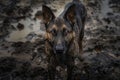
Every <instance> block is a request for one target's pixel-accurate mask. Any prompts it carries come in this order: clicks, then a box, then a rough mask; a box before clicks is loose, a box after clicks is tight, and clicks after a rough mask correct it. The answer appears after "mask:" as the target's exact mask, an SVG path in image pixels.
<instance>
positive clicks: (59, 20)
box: [42, 0, 86, 80]
mask: <svg viewBox="0 0 120 80" xmlns="http://www.w3.org/2000/svg"><path fill="white" fill-rule="evenodd" d="M42 14H43V23H44V24H45V29H46V32H45V53H46V55H47V61H48V73H49V79H50V80H55V71H56V70H55V69H56V66H58V65H59V66H62V67H64V66H66V67H67V80H73V79H72V73H73V69H74V56H75V55H80V51H82V39H83V36H84V25H85V18H86V9H85V7H84V6H83V4H81V2H80V1H79V0H73V1H72V2H70V3H68V4H67V5H66V6H65V9H64V11H63V12H62V14H61V15H60V16H58V17H56V16H55V15H54V14H53V12H52V10H51V9H50V8H49V7H47V6H45V5H43V6H42Z"/></svg>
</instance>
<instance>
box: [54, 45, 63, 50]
mask: <svg viewBox="0 0 120 80" xmlns="http://www.w3.org/2000/svg"><path fill="white" fill-rule="evenodd" d="M55 49H56V51H63V50H64V47H63V45H62V44H58V45H56V47H55Z"/></svg>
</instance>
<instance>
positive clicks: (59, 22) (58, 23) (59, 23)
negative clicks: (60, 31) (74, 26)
mask: <svg viewBox="0 0 120 80" xmlns="http://www.w3.org/2000/svg"><path fill="white" fill-rule="evenodd" d="M54 25H55V26H57V27H63V25H65V22H64V20H63V19H61V18H56V19H55V20H54Z"/></svg>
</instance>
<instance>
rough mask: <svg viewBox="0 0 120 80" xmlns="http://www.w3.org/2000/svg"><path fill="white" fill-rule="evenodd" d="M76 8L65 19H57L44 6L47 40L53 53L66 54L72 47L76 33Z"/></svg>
mask: <svg viewBox="0 0 120 80" xmlns="http://www.w3.org/2000/svg"><path fill="white" fill-rule="evenodd" d="M73 10H74V6H71V7H70V8H69V9H68V11H66V13H65V15H64V16H63V18H59V17H58V18H55V16H54V14H53V13H52V11H51V10H50V8H48V7H47V6H43V9H42V11H43V21H44V23H45V27H46V35H45V38H46V40H47V42H48V43H49V45H50V46H51V49H52V51H53V52H54V53H55V54H56V53H57V54H58V53H62V54H65V53H66V52H67V51H68V50H69V47H70V46H71V44H72V42H73V40H74V37H75V33H74V30H73V25H74V11H73Z"/></svg>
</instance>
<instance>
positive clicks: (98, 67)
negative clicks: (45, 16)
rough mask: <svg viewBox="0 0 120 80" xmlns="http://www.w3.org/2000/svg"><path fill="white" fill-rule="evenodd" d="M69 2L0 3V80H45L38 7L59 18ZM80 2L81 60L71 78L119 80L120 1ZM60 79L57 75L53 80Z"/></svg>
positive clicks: (23, 0) (2, 0) (27, 0)
mask: <svg viewBox="0 0 120 80" xmlns="http://www.w3.org/2000/svg"><path fill="white" fill-rule="evenodd" d="M70 1H71V0H64V1H63V0H0V80H48V72H47V70H46V68H47V62H46V60H45V54H44V38H43V36H44V30H45V29H44V25H43V23H42V22H41V17H40V15H41V5H42V4H46V5H47V6H49V7H51V8H52V10H53V12H54V13H55V14H56V15H59V14H60V13H61V12H62V10H63V8H64V6H65V4H67V3H68V2H70ZM81 1H82V3H83V4H84V5H85V6H86V9H87V13H88V16H87V21H86V26H85V36H84V41H83V46H84V54H83V55H82V56H83V58H84V59H85V60H84V62H80V64H78V65H77V67H76V68H75V71H74V73H73V77H78V78H79V79H78V80H120V5H119V4H120V1H119V0H81ZM76 61H77V60H76ZM62 74H63V76H64V75H66V74H65V73H64V72H63V73H62ZM64 79H65V77H62V76H61V75H60V72H59V71H58V72H57V73H56V80H64ZM73 80H74V79H73Z"/></svg>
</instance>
